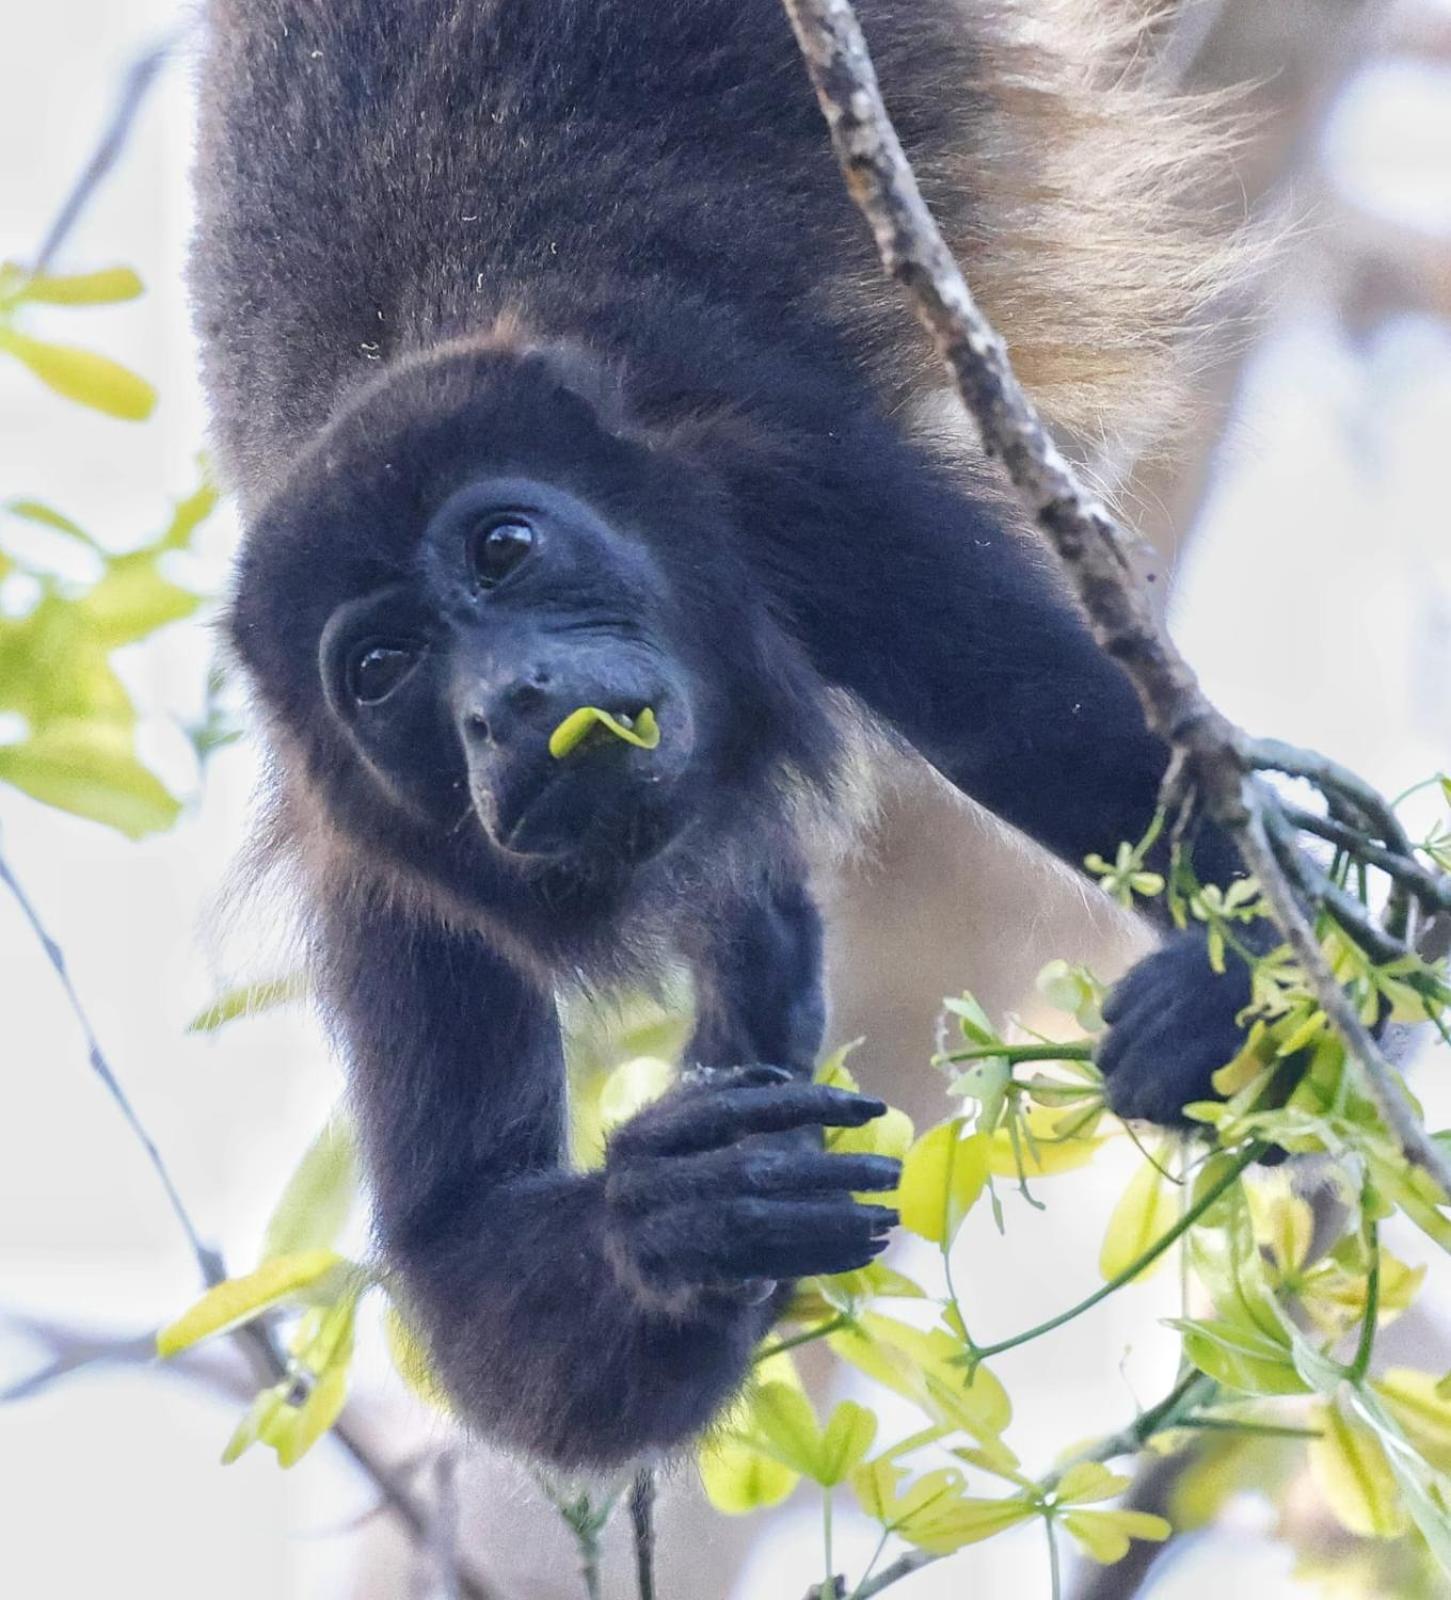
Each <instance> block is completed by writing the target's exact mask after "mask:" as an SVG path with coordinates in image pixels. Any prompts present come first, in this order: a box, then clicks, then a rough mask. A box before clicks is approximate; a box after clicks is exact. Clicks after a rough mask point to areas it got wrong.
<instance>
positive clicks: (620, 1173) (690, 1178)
mask: <svg viewBox="0 0 1451 1600" xmlns="http://www.w3.org/2000/svg"><path fill="white" fill-rule="evenodd" d="M901 1176H902V1164H901V1162H900V1161H894V1160H892V1159H891V1157H889V1156H869V1155H843V1156H828V1155H817V1154H814V1153H811V1152H802V1153H798V1152H795V1151H783V1150H769V1149H762V1148H760V1147H759V1146H743V1147H741V1148H740V1149H734V1150H712V1151H708V1152H706V1153H705V1154H703V1155H698V1156H694V1157H691V1158H689V1159H686V1160H679V1159H674V1158H659V1157H651V1158H647V1159H646V1160H644V1161H640V1162H624V1163H622V1164H621V1166H620V1167H619V1169H618V1170H617V1171H615V1172H612V1173H611V1174H610V1176H609V1178H608V1180H607V1183H606V1193H607V1194H608V1196H609V1198H610V1201H611V1203H612V1204H614V1205H618V1206H621V1207H623V1208H624V1209H625V1210H627V1211H637V1212H644V1211H653V1210H656V1209H658V1208H660V1207H663V1206H669V1205H680V1204H688V1203H690V1202H692V1201H695V1200H702V1199H705V1198H707V1197H710V1196H715V1195H723V1196H727V1197H736V1196H746V1195H767V1196H769V1195H800V1196H803V1197H804V1196H809V1195H816V1194H830V1193H833V1192H835V1191H841V1190H845V1191H854V1192H860V1193H863V1194H882V1193H885V1192H886V1191H887V1190H889V1189H895V1188H896V1187H897V1184H898V1182H899V1181H900V1179H901Z"/></svg>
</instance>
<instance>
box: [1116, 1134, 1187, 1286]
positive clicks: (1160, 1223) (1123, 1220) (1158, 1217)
mask: <svg viewBox="0 0 1451 1600" xmlns="http://www.w3.org/2000/svg"><path fill="white" fill-rule="evenodd" d="M1161 1153H1166V1152H1162V1151H1161ZM1179 1193H1180V1191H1179V1190H1178V1189H1177V1188H1176V1187H1175V1186H1174V1185H1173V1184H1172V1183H1170V1181H1169V1180H1168V1178H1166V1177H1165V1176H1164V1174H1163V1172H1162V1171H1161V1170H1160V1169H1159V1167H1158V1166H1157V1165H1156V1164H1155V1163H1154V1162H1153V1161H1145V1162H1144V1164H1143V1165H1142V1166H1141V1167H1140V1168H1139V1169H1138V1171H1137V1172H1135V1173H1134V1175H1133V1177H1132V1178H1131V1179H1130V1180H1129V1186H1128V1188H1127V1189H1125V1190H1124V1192H1123V1194H1122V1195H1121V1196H1120V1198H1119V1201H1118V1204H1117V1205H1116V1206H1115V1207H1114V1208H1113V1214H1112V1216H1110V1218H1109V1221H1108V1231H1107V1232H1106V1233H1105V1234H1104V1239H1103V1248H1102V1249H1101V1250H1100V1251H1099V1256H1098V1270H1099V1271H1100V1272H1101V1273H1102V1274H1103V1276H1104V1278H1105V1279H1110V1278H1116V1277H1118V1275H1119V1274H1120V1273H1121V1272H1126V1271H1127V1270H1128V1269H1129V1268H1130V1267H1131V1266H1132V1265H1133V1264H1134V1262H1135V1261H1137V1260H1139V1258H1140V1257H1141V1256H1143V1255H1145V1254H1147V1252H1148V1251H1149V1250H1150V1249H1151V1248H1152V1247H1153V1246H1154V1245H1155V1244H1157V1243H1158V1241H1159V1240H1160V1239H1162V1238H1163V1236H1164V1235H1165V1234H1166V1233H1168V1232H1169V1230H1170V1229H1171V1228H1172V1227H1173V1226H1174V1224H1175V1223H1176V1222H1177V1221H1178V1220H1179ZM1169 1255H1170V1252H1169V1251H1167V1250H1166V1251H1164V1252H1163V1254H1162V1255H1160V1256H1159V1257H1158V1258H1157V1259H1156V1260H1155V1261H1153V1262H1151V1263H1150V1264H1149V1265H1148V1266H1147V1267H1146V1268H1144V1270H1143V1271H1142V1272H1140V1273H1139V1274H1138V1275H1137V1277H1136V1279H1135V1281H1136V1282H1140V1283H1141V1282H1143V1280H1144V1279H1145V1278H1147V1277H1148V1276H1149V1275H1150V1274H1151V1273H1152V1272H1154V1271H1155V1269H1156V1268H1158V1267H1160V1266H1162V1265H1163V1264H1164V1262H1166V1261H1167V1260H1168V1259H1169Z"/></svg>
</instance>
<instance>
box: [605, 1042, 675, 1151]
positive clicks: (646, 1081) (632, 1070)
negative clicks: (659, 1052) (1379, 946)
mask: <svg viewBox="0 0 1451 1600" xmlns="http://www.w3.org/2000/svg"><path fill="white" fill-rule="evenodd" d="M678 1076H679V1074H678V1073H677V1072H676V1070H675V1068H674V1067H673V1066H671V1064H670V1063H669V1062H668V1061H662V1060H661V1059H659V1058H658V1057H656V1056H636V1057H635V1059H634V1060H633V1061H625V1062H622V1063H621V1064H620V1065H619V1066H618V1067H616V1068H615V1070H614V1071H613V1072H612V1073H611V1074H610V1075H609V1077H608V1078H606V1079H605V1081H604V1084H603V1086H602V1087H601V1089H600V1096H599V1109H598V1116H599V1120H600V1127H601V1129H602V1130H603V1131H604V1132H605V1133H611V1132H613V1131H614V1129H616V1128H618V1127H619V1126H620V1124H621V1123H624V1122H628V1121H629V1120H630V1118H631V1117H633V1116H634V1115H635V1113H636V1112H637V1111H643V1110H644V1109H645V1107H646V1106H648V1105H650V1104H651V1103H652V1102H653V1101H656V1100H658V1099H659V1098H660V1096H661V1095H662V1094H664V1093H665V1091H666V1090H667V1089H669V1088H670V1087H671V1086H672V1085H673V1084H674V1083H675V1081H676V1079H677V1077H678Z"/></svg>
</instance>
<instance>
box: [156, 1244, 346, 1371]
mask: <svg viewBox="0 0 1451 1600" xmlns="http://www.w3.org/2000/svg"><path fill="white" fill-rule="evenodd" d="M342 1265H343V1259H342V1257H341V1256H339V1255H338V1254H337V1253H336V1252H335V1251H333V1250H305V1251H303V1252H302V1253H301V1254H300V1255H295V1256H278V1257H276V1258H275V1259H274V1260H272V1261H267V1262H264V1263H263V1264H262V1265H261V1266H260V1267H258V1268H257V1270H256V1271H255V1272H249V1273H248V1274H247V1275H246V1276H245V1277H242V1278H228V1279H227V1280H226V1282H225V1283H219V1284H217V1285H216V1287H215V1288H212V1289H208V1290H207V1292H206V1293H205V1294H204V1295H203V1296H202V1297H201V1299H200V1300H198V1301H197V1302H196V1304H195V1305H193V1306H192V1307H191V1308H190V1309H189V1310H187V1311H184V1312H183V1313H182V1314H181V1316H179V1317H178V1318H177V1319H176V1321H175V1322H172V1323H169V1324H168V1325H167V1326H166V1327H164V1328H163V1329H162V1330H161V1332H160V1333H158V1334H157V1336H156V1351H157V1354H158V1355H161V1356H174V1355H176V1354H178V1352H180V1351H182V1350H188V1349H190V1348H191V1346H192V1345H194V1344H200V1343H201V1341H202V1340H203V1339H210V1338H213V1337H214V1336H215V1335H216V1334H219V1333H227V1332H229V1331H230V1330H231V1329H233V1328H237V1327H240V1326H241V1325H242V1323H244V1322H250V1321H251V1320H252V1318H253V1317H255V1316H257V1315H258V1314H259V1313H261V1312H263V1311H266V1310H267V1308H268V1307H269V1306H275V1305H279V1304H280V1303H281V1302H282V1301H284V1300H288V1299H291V1298H292V1297H293V1296H294V1295H296V1294H299V1293H301V1292H302V1291H303V1290H305V1289H309V1288H312V1287H313V1286H314V1285H316V1284H317V1283H318V1282H319V1281H320V1280H321V1279H323V1278H325V1277H327V1276H328V1274H329V1273H331V1272H333V1271H334V1270H335V1269H336V1268H338V1267H340V1266H342Z"/></svg>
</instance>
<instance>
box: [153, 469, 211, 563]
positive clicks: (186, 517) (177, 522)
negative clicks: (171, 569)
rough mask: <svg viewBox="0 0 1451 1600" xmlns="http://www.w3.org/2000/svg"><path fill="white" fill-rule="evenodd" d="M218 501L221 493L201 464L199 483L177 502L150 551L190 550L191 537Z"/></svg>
mask: <svg viewBox="0 0 1451 1600" xmlns="http://www.w3.org/2000/svg"><path fill="white" fill-rule="evenodd" d="M220 499H221V493H220V491H219V490H218V488H217V486H216V484H215V483H213V482H212V479H211V474H210V473H209V472H208V471H207V469H206V463H205V462H203V463H202V478H201V482H200V483H199V484H198V485H197V487H196V488H195V489H193V490H192V492H191V493H190V494H189V495H187V496H186V497H185V499H182V500H178V501H177V503H176V506H175V508H174V510H173V511H172V513H171V521H170V522H169V523H168V524H167V527H166V531H165V532H164V533H163V534H162V535H161V537H160V538H159V539H158V540H157V541H156V543H155V544H154V545H152V546H151V549H152V550H153V551H155V552H156V553H158V554H160V553H161V552H162V551H166V550H188V549H190V548H191V541H192V535H193V534H194V533H195V532H196V530H197V529H198V528H199V527H200V526H201V524H202V523H203V522H205V521H206V520H207V518H208V517H210V516H211V514H212V512H213V511H215V510H216V508H217V502H218V501H219V500H220Z"/></svg>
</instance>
